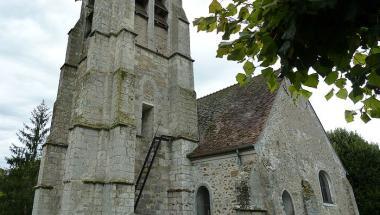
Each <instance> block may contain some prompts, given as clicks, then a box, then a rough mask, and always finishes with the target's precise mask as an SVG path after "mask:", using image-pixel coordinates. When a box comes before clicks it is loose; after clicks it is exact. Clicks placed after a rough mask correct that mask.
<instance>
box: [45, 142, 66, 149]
mask: <svg viewBox="0 0 380 215" xmlns="http://www.w3.org/2000/svg"><path fill="white" fill-rule="evenodd" d="M45 146H54V147H59V148H68V147H69V145H67V144H65V143H53V142H46V143H45V144H43V145H42V148H43V147H45Z"/></svg>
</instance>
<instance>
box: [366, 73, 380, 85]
mask: <svg viewBox="0 0 380 215" xmlns="http://www.w3.org/2000/svg"><path fill="white" fill-rule="evenodd" d="M368 83H369V84H370V85H373V86H376V87H380V76H379V75H377V74H376V72H372V73H371V74H370V75H369V76H368Z"/></svg>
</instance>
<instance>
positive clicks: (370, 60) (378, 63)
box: [366, 53, 380, 69]
mask: <svg viewBox="0 0 380 215" xmlns="http://www.w3.org/2000/svg"><path fill="white" fill-rule="evenodd" d="M366 63H367V65H368V67H371V68H373V69H377V68H380V53H377V54H371V55H369V56H368V57H367V58H366Z"/></svg>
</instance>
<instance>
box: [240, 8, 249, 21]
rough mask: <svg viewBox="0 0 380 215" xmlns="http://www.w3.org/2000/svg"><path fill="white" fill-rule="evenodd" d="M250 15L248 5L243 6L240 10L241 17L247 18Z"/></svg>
mask: <svg viewBox="0 0 380 215" xmlns="http://www.w3.org/2000/svg"><path fill="white" fill-rule="evenodd" d="M248 17H249V10H248V8H247V7H242V8H241V9H240V12H239V18H240V19H247V18H248Z"/></svg>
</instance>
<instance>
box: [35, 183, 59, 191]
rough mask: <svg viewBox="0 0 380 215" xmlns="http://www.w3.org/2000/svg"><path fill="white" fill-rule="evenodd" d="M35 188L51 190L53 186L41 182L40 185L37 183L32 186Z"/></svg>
mask: <svg viewBox="0 0 380 215" xmlns="http://www.w3.org/2000/svg"><path fill="white" fill-rule="evenodd" d="M34 189H35V190H39V189H42V190H52V189H54V187H53V186H49V185H43V184H40V185H37V186H35V187H34Z"/></svg>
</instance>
